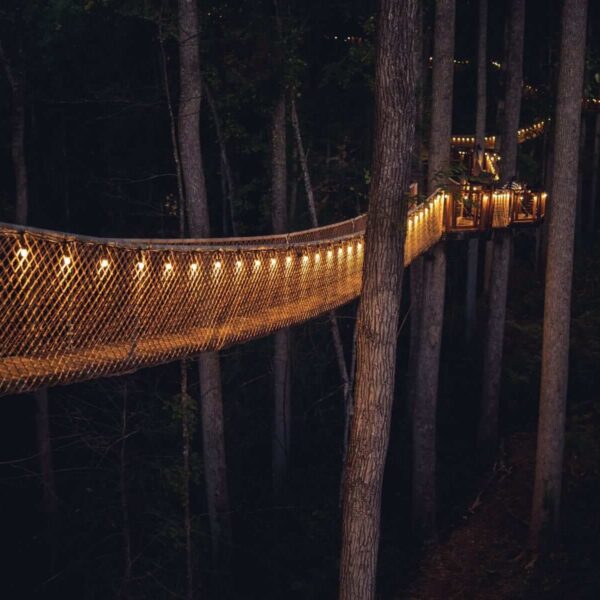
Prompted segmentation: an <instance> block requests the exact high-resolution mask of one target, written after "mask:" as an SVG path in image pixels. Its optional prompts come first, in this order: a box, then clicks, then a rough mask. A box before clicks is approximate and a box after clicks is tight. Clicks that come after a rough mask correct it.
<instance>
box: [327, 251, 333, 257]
mask: <svg viewBox="0 0 600 600" xmlns="http://www.w3.org/2000/svg"><path fill="white" fill-rule="evenodd" d="M332 256H333V250H327V258H331V257H332Z"/></svg>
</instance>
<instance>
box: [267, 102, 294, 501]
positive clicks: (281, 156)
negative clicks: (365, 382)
mask: <svg viewBox="0 0 600 600" xmlns="http://www.w3.org/2000/svg"><path fill="white" fill-rule="evenodd" d="M285 105H286V98H285V92H282V93H281V94H280V96H279V98H278V100H277V103H276V105H275V108H274V111H273V121H272V128H271V150H272V188H271V189H272V194H273V199H272V203H273V205H272V221H273V232H274V233H285V232H287V231H288V206H287V168H286V149H287V136H286V118H285V116H286V110H285V109H286V106H285ZM274 338H275V340H274V341H275V348H274V356H273V392H274V401H275V405H274V418H273V490H274V492H275V495H280V494H281V492H282V490H283V486H284V483H285V479H286V476H287V470H288V459H289V456H290V434H291V389H290V330H289V328H286V329H282V330H280V331H278V332H277V333H275V336H274Z"/></svg>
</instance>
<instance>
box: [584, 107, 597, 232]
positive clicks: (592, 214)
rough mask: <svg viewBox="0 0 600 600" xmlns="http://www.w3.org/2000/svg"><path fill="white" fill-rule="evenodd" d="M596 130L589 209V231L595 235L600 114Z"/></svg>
mask: <svg viewBox="0 0 600 600" xmlns="http://www.w3.org/2000/svg"><path fill="white" fill-rule="evenodd" d="M595 119H596V125H595V128H594V155H593V158H592V187H591V190H590V201H589V208H588V218H587V230H588V233H592V234H593V233H594V231H595V230H596V204H597V203H598V180H599V178H600V113H596V116H595Z"/></svg>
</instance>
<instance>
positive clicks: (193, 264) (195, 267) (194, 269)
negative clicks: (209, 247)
mask: <svg viewBox="0 0 600 600" xmlns="http://www.w3.org/2000/svg"><path fill="white" fill-rule="evenodd" d="M190 269H192V273H195V272H196V271H197V270H198V263H192V264H191V265H190Z"/></svg>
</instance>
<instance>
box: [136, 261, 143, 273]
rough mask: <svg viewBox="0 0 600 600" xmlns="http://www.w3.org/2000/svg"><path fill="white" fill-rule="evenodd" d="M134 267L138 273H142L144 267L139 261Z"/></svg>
mask: <svg viewBox="0 0 600 600" xmlns="http://www.w3.org/2000/svg"><path fill="white" fill-rule="evenodd" d="M136 266H137V270H138V271H143V270H144V266H145V265H144V263H143V262H141V261H140V262H139V263H138V264H137V265H136Z"/></svg>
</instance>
